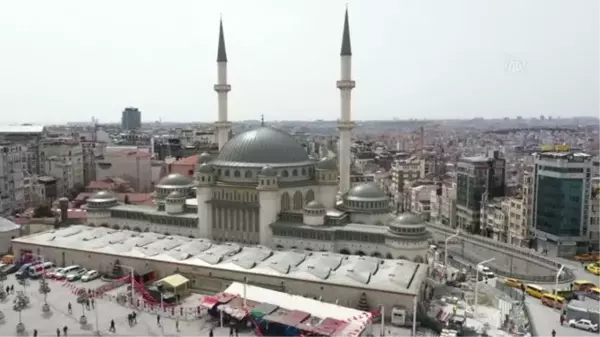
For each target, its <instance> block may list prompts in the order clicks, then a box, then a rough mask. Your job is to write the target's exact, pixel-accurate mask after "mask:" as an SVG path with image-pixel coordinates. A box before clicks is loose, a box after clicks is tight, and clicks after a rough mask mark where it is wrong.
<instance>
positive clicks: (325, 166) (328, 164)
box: [317, 157, 338, 170]
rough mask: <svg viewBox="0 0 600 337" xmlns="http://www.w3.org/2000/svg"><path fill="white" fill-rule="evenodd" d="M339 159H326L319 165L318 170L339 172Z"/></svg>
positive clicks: (320, 161)
mask: <svg viewBox="0 0 600 337" xmlns="http://www.w3.org/2000/svg"><path fill="white" fill-rule="evenodd" d="M337 167H338V165H337V158H335V157H325V158H323V159H321V160H319V162H318V163H317V169H319V170H337Z"/></svg>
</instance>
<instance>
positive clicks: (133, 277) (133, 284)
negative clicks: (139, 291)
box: [117, 264, 135, 305]
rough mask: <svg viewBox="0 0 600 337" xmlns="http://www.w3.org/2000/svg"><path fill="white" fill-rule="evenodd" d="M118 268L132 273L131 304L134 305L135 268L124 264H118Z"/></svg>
mask: <svg viewBox="0 0 600 337" xmlns="http://www.w3.org/2000/svg"><path fill="white" fill-rule="evenodd" d="M117 266H119V267H121V268H125V269H129V271H130V273H131V304H132V305H133V295H134V294H135V274H134V271H135V268H133V267H130V266H126V265H123V264H117Z"/></svg>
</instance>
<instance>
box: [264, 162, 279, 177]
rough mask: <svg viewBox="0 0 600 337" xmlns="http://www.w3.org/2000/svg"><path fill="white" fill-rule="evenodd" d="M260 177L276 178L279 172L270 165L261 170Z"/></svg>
mask: <svg viewBox="0 0 600 337" xmlns="http://www.w3.org/2000/svg"><path fill="white" fill-rule="evenodd" d="M260 175H261V176H265V177H276V176H277V171H275V169H274V168H272V167H271V166H270V165H265V166H263V168H262V170H260Z"/></svg>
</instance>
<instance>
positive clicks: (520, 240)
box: [507, 196, 530, 247]
mask: <svg viewBox="0 0 600 337" xmlns="http://www.w3.org/2000/svg"><path fill="white" fill-rule="evenodd" d="M508 203H509V207H508V214H507V215H508V237H507V243H510V244H513V245H515V246H520V247H529V230H530V228H529V221H527V207H526V200H525V198H524V197H522V196H518V197H512V198H509V199H508Z"/></svg>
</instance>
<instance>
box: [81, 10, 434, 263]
mask: <svg viewBox="0 0 600 337" xmlns="http://www.w3.org/2000/svg"><path fill="white" fill-rule="evenodd" d="M351 59H352V52H351V47H350V33H349V23H348V13H347V12H346V16H345V21H344V33H343V42H342V52H341V63H342V67H341V68H342V70H341V79H340V80H339V81H337V87H338V88H339V89H340V92H341V117H342V118H341V119H340V122H339V131H340V149H339V152H338V153H339V158H335V157H326V158H321V159H319V158H315V157H313V156H310V155H309V153H308V152H307V150H306V149H305V148H304V147H303V146H302V145H301V144H299V143H298V142H297V141H296V140H295V139H294V137H292V136H291V135H289V134H287V133H286V132H283V131H281V130H278V129H275V128H272V127H269V126H265V125H264V123H263V125H261V126H260V127H259V128H257V129H254V130H250V131H247V132H244V133H241V134H238V135H235V136H233V137H232V138H231V139H230V134H231V132H230V130H231V124H230V122H229V121H228V119H227V113H228V111H227V95H228V92H229V91H230V90H231V86H230V85H229V84H228V83H227V82H228V81H227V54H226V50H225V38H224V33H223V25H222V23H221V25H220V30H219V46H218V53H217V69H218V83H217V84H216V85H215V86H214V90H215V91H216V92H217V96H218V101H219V104H218V107H219V108H218V109H219V110H218V120H217V122H215V129H216V132H217V137H216V138H217V141H218V142H219V154H218V155H217V156H216V157H214V158H213V157H212V156H211V155H209V154H208V153H203V154H201V155H199V156H198V165H197V166H196V172H195V175H194V177H193V178H192V177H187V176H184V175H180V174H169V175H167V176H166V177H164V178H163V179H162V180H160V181H159V183H158V184H157V185H156V186H155V191H154V204H155V207H149V206H142V205H124V204H120V203H119V202H118V200H117V198H116V196H115V195H114V194H113V193H111V192H108V191H101V192H97V193H96V194H94V195H92V196H91V197H90V198H88V200H87V202H86V205H85V206H84V207H85V208H86V209H87V211H88V225H92V226H104V227H112V228H115V229H130V230H136V231H151V232H159V233H165V234H172V235H184V236H190V237H201V238H209V239H212V240H215V241H218V242H236V243H239V244H247V245H256V244H258V245H263V246H268V247H271V248H280V249H283V248H292V249H305V250H320V251H335V252H341V253H346V254H357V255H372V256H377V257H384V258H405V259H411V260H414V261H416V262H422V261H423V259H424V257H425V254H426V251H427V248H428V240H429V234H428V232H427V230H426V228H425V224H424V223H423V221H422V220H421V219H420V218H418V217H417V216H415V215H413V214H402V215H400V216H395V215H394V214H393V213H392V209H391V208H390V200H389V198H388V196H387V195H386V194H385V193H384V192H383V191H382V190H381V189H380V188H379V187H378V186H377V185H376V184H374V183H369V182H367V183H364V184H358V185H355V186H352V185H351V183H350V165H351V158H350V155H351V154H350V132H351V130H352V128H353V125H354V124H353V122H352V120H351V114H350V106H351V101H350V93H351V90H352V89H353V88H354V86H355V82H354V81H353V80H352V79H351ZM338 178H339V179H338Z"/></svg>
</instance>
